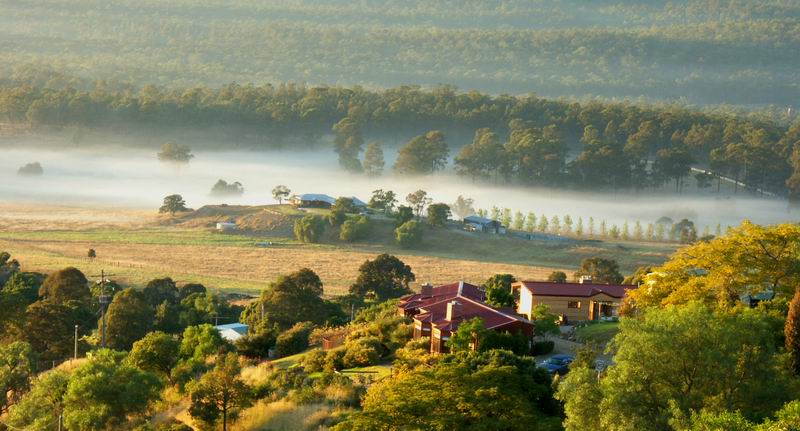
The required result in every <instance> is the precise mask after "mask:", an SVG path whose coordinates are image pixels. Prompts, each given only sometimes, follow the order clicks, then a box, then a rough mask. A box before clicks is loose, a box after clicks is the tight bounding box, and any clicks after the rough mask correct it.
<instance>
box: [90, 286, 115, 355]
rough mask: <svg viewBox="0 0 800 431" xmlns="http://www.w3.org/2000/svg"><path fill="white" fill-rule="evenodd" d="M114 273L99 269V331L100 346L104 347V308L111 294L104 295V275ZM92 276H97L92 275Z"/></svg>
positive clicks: (106, 306) (109, 300)
mask: <svg viewBox="0 0 800 431" xmlns="http://www.w3.org/2000/svg"><path fill="white" fill-rule="evenodd" d="M112 275H115V274H106V272H105V270H100V298H99V299H100V313H102V316H103V317H102V323H101V333H100V347H102V348H105V347H106V308H108V304H109V303H111V296H109V295H106V281H108V280H106V277H109V276H112ZM93 277H97V275H94V276H93Z"/></svg>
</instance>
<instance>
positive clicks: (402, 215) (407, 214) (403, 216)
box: [394, 205, 414, 226]
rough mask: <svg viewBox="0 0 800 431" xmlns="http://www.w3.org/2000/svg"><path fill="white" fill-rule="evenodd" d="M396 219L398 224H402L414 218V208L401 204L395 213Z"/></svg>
mask: <svg viewBox="0 0 800 431" xmlns="http://www.w3.org/2000/svg"><path fill="white" fill-rule="evenodd" d="M394 219H395V225H396V226H402V225H403V224H405V223H406V222H409V221H411V220H413V219H414V209H413V208H411V207H407V206H403V205H401V206H400V207H398V208H397V212H396V213H395V214H394Z"/></svg>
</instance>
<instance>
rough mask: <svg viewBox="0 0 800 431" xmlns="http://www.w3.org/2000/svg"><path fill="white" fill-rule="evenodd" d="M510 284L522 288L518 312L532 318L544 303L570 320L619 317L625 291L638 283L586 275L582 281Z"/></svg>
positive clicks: (515, 287) (512, 286)
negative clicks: (610, 281) (607, 281)
mask: <svg viewBox="0 0 800 431" xmlns="http://www.w3.org/2000/svg"><path fill="white" fill-rule="evenodd" d="M511 288H512V289H514V290H519V303H518V304H517V313H519V314H521V315H524V316H527V317H528V318H531V315H532V314H533V307H535V306H537V305H539V304H545V305H547V306H549V307H550V312H552V313H553V314H556V315H558V316H561V317H562V318H563V319H564V320H566V321H567V322H580V321H586V320H600V319H603V318H609V317H616V316H617V309H618V307H619V306H620V304H621V303H622V299H623V298H625V294H626V293H627V291H628V290H629V289H635V288H636V286H633V285H618V284H594V283H592V282H591V280H588V279H587V280H583V281H581V282H579V283H553V282H549V281H520V282H516V283H514V284H512V285H511Z"/></svg>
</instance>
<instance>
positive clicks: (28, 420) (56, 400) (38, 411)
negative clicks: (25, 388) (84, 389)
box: [8, 370, 69, 431]
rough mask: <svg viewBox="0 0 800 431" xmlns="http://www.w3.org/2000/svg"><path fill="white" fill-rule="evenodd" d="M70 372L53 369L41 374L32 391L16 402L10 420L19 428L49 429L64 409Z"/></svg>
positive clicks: (45, 430) (44, 430) (10, 412)
mask: <svg viewBox="0 0 800 431" xmlns="http://www.w3.org/2000/svg"><path fill="white" fill-rule="evenodd" d="M68 383H69V374H67V373H66V372H64V371H60V370H53V371H49V372H46V373H42V374H40V375H39V376H38V377H37V378H36V379H35V380H34V381H33V385H32V387H31V390H30V392H28V393H26V394H25V395H24V396H23V397H22V399H20V400H19V401H18V402H17V403H16V404H14V405H13V406H12V407H11V409H10V411H9V414H8V422H9V423H10V424H11V425H12V426H15V427H17V428H23V429H30V430H35V431H49V430H52V429H53V424H54V423H56V422H57V421H58V416H59V415H61V414H62V413H63V411H64V395H65V394H66V392H67V384H68Z"/></svg>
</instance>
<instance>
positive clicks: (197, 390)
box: [188, 353, 252, 431]
mask: <svg viewBox="0 0 800 431" xmlns="http://www.w3.org/2000/svg"><path fill="white" fill-rule="evenodd" d="M240 371H241V367H240V366H239V358H238V357H237V356H236V354H235V353H228V354H227V355H225V356H224V357H222V358H220V359H219V361H218V362H217V365H216V366H215V367H214V370H213V371H211V372H209V373H207V374H205V375H204V376H203V377H201V378H200V379H199V380H196V381H194V382H192V383H190V384H189V386H188V390H189V395H190V397H191V406H190V407H189V413H190V414H191V415H192V417H193V418H196V419H199V420H201V421H202V422H205V423H207V424H209V425H212V426H213V425H214V424H216V423H217V422H219V421H220V419H221V420H222V430H223V431H227V429H228V422H229V421H231V422H232V421H234V420H236V419H237V418H238V416H239V412H240V411H241V410H242V409H244V408H247V407H249V406H251V405H252V398H251V392H252V390H251V388H250V386H248V385H247V384H246V383H245V382H243V381H242V380H241V379H240V378H239V372H240Z"/></svg>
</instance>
